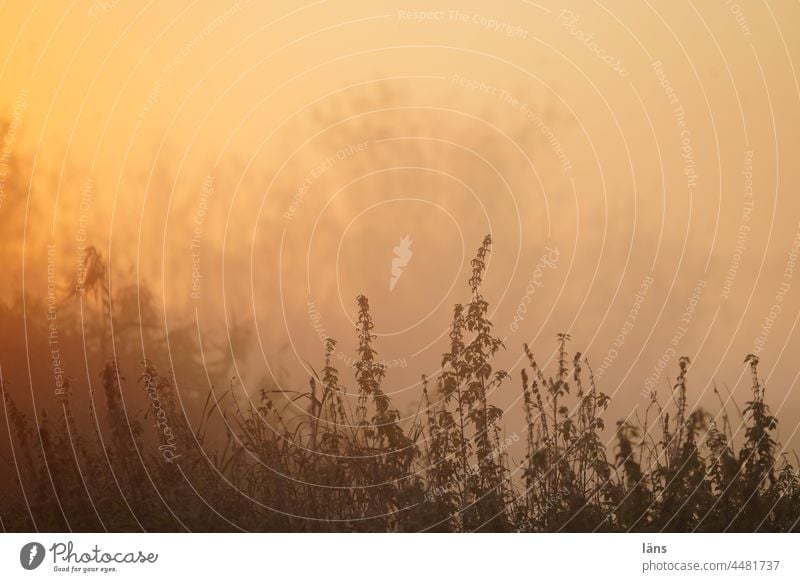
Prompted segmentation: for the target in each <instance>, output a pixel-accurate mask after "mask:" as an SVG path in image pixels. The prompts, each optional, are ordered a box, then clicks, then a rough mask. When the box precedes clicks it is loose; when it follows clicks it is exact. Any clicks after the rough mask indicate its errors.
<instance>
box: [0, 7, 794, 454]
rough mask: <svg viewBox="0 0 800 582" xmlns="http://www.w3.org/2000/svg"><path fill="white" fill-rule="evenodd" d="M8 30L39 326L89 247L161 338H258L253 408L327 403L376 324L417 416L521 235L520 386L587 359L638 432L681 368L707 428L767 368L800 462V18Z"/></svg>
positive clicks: (38, 19) (250, 364) (221, 22)
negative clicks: (275, 402) (473, 295)
mask: <svg viewBox="0 0 800 582" xmlns="http://www.w3.org/2000/svg"><path fill="white" fill-rule="evenodd" d="M0 14H2V18H0V111H2V112H3V118H5V119H6V120H7V122H8V123H9V124H10V126H9V127H10V128H11V130H12V131H8V132H7V133H6V135H5V138H4V141H3V142H2V143H0V185H2V189H0V228H2V229H3V232H4V234H5V233H10V236H8V235H7V236H5V237H3V238H4V241H3V243H2V246H0V255H1V256H2V259H3V261H4V264H6V265H10V267H8V272H9V273H10V278H11V279H12V280H13V281H14V286H13V287H12V291H11V295H14V294H19V293H20V291H21V289H22V287H23V285H24V287H25V290H26V292H27V293H29V294H32V295H37V294H44V290H45V287H44V282H45V278H46V260H47V255H46V245H47V244H49V243H52V244H55V245H56V249H57V259H56V266H57V269H58V273H59V277H60V280H61V281H62V282H64V284H65V285H66V284H67V282H69V281H71V280H72V279H73V278H74V276H75V264H76V259H75V257H76V253H77V249H78V248H79V246H80V237H82V235H83V234H85V235H86V238H87V240H88V241H90V242H91V244H95V245H97V246H98V247H100V248H101V249H103V251H104V254H106V255H107V256H111V259H112V272H113V277H118V278H120V279H125V278H126V277H136V276H139V277H140V278H141V280H142V281H144V282H145V283H146V284H147V285H148V286H150V287H151V288H152V289H153V291H154V292H155V293H156V295H157V296H158V297H160V298H161V299H160V301H161V302H162V304H163V305H162V306H163V307H164V308H165V310H164V311H163V314H162V317H161V321H160V324H161V325H163V326H177V325H180V324H181V323H185V322H187V321H190V322H193V321H194V320H195V318H197V320H198V322H197V324H196V325H197V326H198V328H199V329H200V333H201V336H204V337H208V339H209V341H211V340H214V339H219V338H221V337H224V332H225V329H226V326H227V325H228V324H229V323H230V322H231V321H232V320H234V319H236V320H239V321H244V322H248V323H246V326H247V327H249V328H250V330H251V331H252V332H253V333H256V334H258V337H259V338H260V341H257V342H256V341H254V342H252V343H250V344H248V347H246V348H237V349H236V350H235V351H236V353H235V354H234V355H235V357H236V361H237V363H238V373H239V375H240V376H241V378H242V379H243V380H244V382H245V383H247V382H248V381H250V382H252V381H254V380H255V379H256V378H258V377H260V376H261V375H262V373H263V370H264V368H265V363H266V364H267V365H268V366H269V369H270V370H271V371H274V370H277V369H278V368H285V369H287V370H289V373H290V375H291V376H292V377H293V378H294V379H297V378H301V377H302V376H301V371H302V369H303V366H304V365H305V362H313V363H314V364H315V366H318V364H319V358H320V357H321V350H322V347H321V344H320V341H319V339H320V336H321V335H324V334H328V335H331V336H333V337H337V338H340V339H342V340H343V341H342V344H341V347H342V350H343V351H342V355H341V360H342V365H343V366H344V364H345V362H346V361H347V359H348V358H349V357H352V352H351V350H352V345H353V341H352V332H351V328H352V323H353V318H354V316H355V302H354V297H355V296H356V295H357V294H358V293H362V292H363V293H366V294H367V295H368V296H369V298H370V300H371V304H372V306H373V315H374V317H375V319H376V322H377V328H376V332H377V333H378V334H379V336H380V342H379V346H378V347H379V349H380V350H381V353H382V355H383V356H384V357H386V358H387V359H388V360H396V361H397V362H399V364H398V365H399V367H398V368H397V369H393V370H391V372H390V378H392V379H393V380H394V382H393V385H392V392H394V393H398V392H400V393H404V394H405V396H399V395H398V398H399V399H401V401H402V400H403V399H406V400H409V401H410V400H414V399H416V397H417V395H418V390H419V387H418V386H417V385H416V382H417V381H418V379H419V375H420V373H422V372H427V373H429V374H431V373H433V372H435V370H436V363H437V361H438V360H439V355H440V354H441V353H442V352H443V351H444V349H445V348H444V346H445V344H444V341H445V338H446V326H447V323H448V319H449V316H450V314H451V310H452V304H453V303H455V302H457V301H463V300H464V299H465V298H466V297H467V286H466V280H467V279H468V277H469V269H470V266H469V261H470V259H471V257H472V256H473V254H474V252H475V249H476V248H477V246H478V245H479V243H480V241H481V239H482V237H483V235H484V234H486V233H492V234H493V235H494V237H495V246H494V253H493V256H492V262H491V265H490V268H489V270H488V274H487V284H486V289H485V291H486V295H487V298H488V299H489V300H490V302H491V305H492V309H493V310H496V311H495V312H494V321H495V325H496V331H497V332H498V335H500V336H501V337H505V338H506V343H507V346H508V348H509V349H508V354H507V355H506V356H504V358H503V363H504V364H506V365H507V366H508V367H509V368H511V369H514V370H515V373H514V377H515V378H516V377H517V373H516V369H517V368H515V366H517V367H518V366H519V364H520V362H519V360H518V358H519V355H520V354H521V350H520V346H521V344H522V343H523V342H531V343H532V345H533V347H534V349H535V350H536V351H537V353H540V354H542V356H544V358H545V359H546V358H548V357H550V356H551V354H552V350H553V341H552V340H553V338H554V336H555V334H556V333H557V332H560V331H568V332H570V333H571V335H572V338H573V343H572V345H573V347H574V348H575V349H579V350H581V351H583V352H584V353H586V354H587V356H588V357H589V358H590V360H591V361H592V362H593V363H594V368H595V369H596V370H597V371H599V375H600V376H601V385H602V388H603V389H604V390H605V391H606V392H608V393H610V394H614V395H615V399H614V405H613V408H612V411H611V414H610V416H611V418H617V417H622V416H625V415H628V414H629V413H631V412H632V411H633V410H635V408H636V406H641V405H643V404H646V402H647V400H646V398H645V397H644V396H643V395H642V394H643V389H645V388H646V387H648V386H649V385H651V384H654V385H657V386H658V387H659V388H661V389H663V388H664V387H665V386H666V379H667V378H674V376H675V374H676V368H677V357H678V355H681V354H685V355H688V356H690V357H691V358H692V360H693V361H694V362H695V365H694V367H693V370H692V376H691V377H692V384H691V390H692V392H691V393H690V396H692V397H693V398H694V400H695V401H699V402H702V403H704V404H709V405H711V407H712V408H713V405H714V400H713V399H711V398H710V396H709V390H710V386H711V383H712V382H713V381H716V382H717V383H718V384H720V385H727V386H729V388H730V389H731V391H734V392H735V393H736V395H737V400H739V402H743V401H744V399H745V397H746V396H747V389H748V388H747V376H746V374H745V368H744V366H743V364H742V361H743V359H744V356H745V355H746V354H747V353H749V352H753V351H757V350H760V351H761V357H762V361H763V364H764V365H763V367H762V372H763V373H764V376H765V377H766V378H767V379H768V385H769V390H770V394H771V397H772V400H771V402H772V406H773V409H774V410H779V411H780V412H779V414H778V416H779V417H780V418H781V419H782V420H783V423H782V426H781V437H782V438H783V439H784V440H786V441H791V442H800V441H798V440H797V439H798V435H797V434H795V433H794V432H793V431H794V429H795V427H796V426H798V420H800V405H799V404H798V401H797V398H796V397H795V394H796V393H795V389H796V388H797V386H798V377H797V374H798V368H797V365H796V361H794V359H793V357H792V356H793V355H794V354H796V353H797V351H798V348H800V332H799V331H798V330H797V323H798V314H800V272H797V273H795V269H796V265H794V264H793V262H792V261H793V257H797V255H798V251H800V242H798V241H800V239H799V238H797V237H799V236H800V198H798V189H797V187H798V183H799V182H800V168H798V164H797V163H796V157H797V152H798V146H799V145H800V144H799V143H798V140H800V134H799V133H798V131H797V128H798V127H800V89H799V88H798V80H797V73H796V72H795V69H794V63H795V61H796V59H797V57H798V54H800V34H798V33H800V30H798V28H800V6H798V4H797V3H796V2H792V1H788V0H787V1H780V2H776V1H770V2H767V3H765V4H763V5H762V4H759V5H758V7H756V6H755V5H751V4H749V3H744V2H740V3H736V2H733V1H724V0H719V1H716V2H707V3H690V2H669V3H655V2H642V3H635V4H634V3H630V2H622V1H616V2H607V3H602V4H598V3H594V2H588V1H587V2H574V1H573V2H564V3H558V4H555V3H550V2H528V1H523V0H514V1H510V2H503V3H490V4H487V3H485V2H477V1H463V0H462V1H458V2H455V1H454V2H443V1H437V2H417V3H407V2H388V1H375V2H370V3H363V2H355V1H349V0H348V1H342V0H340V1H336V2H333V1H317V2H310V3H306V2H303V3H300V2H283V1H270V2H263V3H262V2H255V1H253V2H247V1H245V0H240V1H239V2H232V3H226V2H209V1H197V2H186V3H173V2H160V3H159V2H148V3H143V2H130V1H127V0H119V1H118V2H114V1H113V0H81V1H78V2H74V3H72V4H71V5H69V7H67V6H66V5H64V4H63V3H57V2H51V1H45V2H39V3H28V2H5V3H3V4H2V5H0ZM14 163H16V164H17V165H16V166H14ZM10 168H14V170H13V171H11V170H9V169H10ZM405 235H408V236H410V238H411V239H413V243H412V244H411V247H410V250H411V254H410V257H407V264H405V265H404V266H401V267H400V273H401V274H400V276H399V278H398V279H397V281H396V283H395V285H394V287H393V288H392V289H391V290H390V281H391V278H392V267H393V264H392V259H393V257H395V255H394V254H393V249H394V247H396V246H397V245H398V244H399V243H400V241H401V239H402V238H403V237H404V236H405ZM23 248H24V249H25V253H24V264H25V273H24V274H23V272H22V267H23V258H22V257H23V254H22V253H21V252H20V251H21V249H23ZM548 249H549V250H548ZM401 262H402V261H401ZM132 269H133V270H132ZM193 275H194V276H195V278H194V282H195V283H196V284H195V288H194V289H193ZM198 277H199V279H198ZM198 280H199V284H197V281H198ZM531 290H532V291H531ZM637 295H639V296H640V297H641V299H642V301H637V299H636V297H637ZM6 299H9V300H10V296H9V297H7V298H6ZM639 303H641V305H640V306H639ZM309 304H312V305H309ZM523 310H524V313H523V312H522V311H523ZM771 313H774V315H775V317H771V316H770V314H771ZM31 316H32V317H35V316H37V314H31ZM515 316H516V319H515ZM204 334H205V335H204ZM620 334H622V337H621V338H620ZM618 338H619V340H620V341H618V342H617V344H616V345H615V343H614V342H615V340H617V339H618ZM279 349H281V350H282V351H281V352H280V353H279V354H278V352H277V350H279ZM659 360H661V361H663V362H665V363H666V369H665V370H664V371H661V370H660V368H659ZM604 362H605V363H604ZM403 363H405V364H407V365H403ZM601 369H602V371H600V370H601ZM515 382H516V380H515ZM518 392H519V390H518V387H517V386H514V387H512V388H509V389H508V390H507V391H506V392H504V393H502V394H498V395H497V398H498V400H499V403H500V404H501V405H504V406H505V407H507V408H508V407H514V402H515V401H516V399H517V397H518Z"/></svg>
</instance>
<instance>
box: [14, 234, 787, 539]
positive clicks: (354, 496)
mask: <svg viewBox="0 0 800 582" xmlns="http://www.w3.org/2000/svg"><path fill="white" fill-rule="evenodd" d="M491 243H492V241H491V238H490V237H488V236H487V237H486V238H485V239H484V241H483V242H482V244H481V246H480V248H479V249H478V252H477V254H476V256H475V258H474V259H473V261H472V263H471V267H472V274H471V277H470V279H469V287H470V291H471V294H470V299H469V302H468V303H465V304H463V305H461V304H459V305H456V306H455V307H454V309H453V318H452V323H451V325H450V330H449V345H448V349H447V350H446V352H445V353H444V354H443V355H442V362H441V363H442V366H441V371H440V372H439V373H438V374H437V375H436V376H435V377H432V378H430V377H428V376H426V375H423V376H422V378H421V386H422V388H421V394H420V407H419V412H418V414H417V415H416V416H415V417H414V418H412V419H410V420H408V421H404V420H403V419H401V416H400V414H399V413H398V411H397V409H396V408H395V407H394V406H393V403H392V400H391V398H390V397H389V396H388V395H387V390H386V389H385V384H386V382H387V375H386V368H385V366H384V365H383V364H382V363H381V360H380V358H379V355H378V352H377V348H376V344H375V340H376V338H375V335H374V334H373V327H374V323H373V320H372V316H371V313H370V307H369V302H368V300H367V298H366V297H363V296H360V297H358V299H357V307H358V320H357V324H356V334H357V339H358V355H357V359H356V361H355V365H354V370H355V374H354V378H353V380H354V382H355V385H354V387H353V389H352V390H350V389H348V388H347V387H346V385H345V383H344V382H343V380H342V376H341V375H340V372H339V370H338V369H337V367H336V366H335V364H334V360H335V358H334V354H335V351H336V342H335V341H334V340H332V339H329V340H327V341H326V343H325V349H324V353H323V365H322V367H321V368H320V370H319V372H316V371H315V372H314V373H313V375H312V377H311V378H310V379H309V386H308V389H307V390H305V391H302V392H291V391H288V390H279V389H271V388H264V389H263V390H261V392H260V393H259V394H258V395H257V398H256V399H255V400H250V401H248V404H247V405H244V406H243V405H240V404H239V401H238V400H237V399H235V398H232V397H231V394H230V391H226V392H224V393H222V394H220V393H219V391H217V390H212V391H210V392H209V393H208V396H207V399H206V402H205V405H204V406H203V408H202V410H201V411H200V414H199V416H198V418H197V419H196V420H194V421H190V419H189V416H190V414H189V413H188V412H187V411H186V410H184V407H183V403H182V402H181V401H180V400H179V399H178V395H177V393H176V388H175V382H174V381H173V379H172V378H171V376H170V375H169V374H162V373H160V372H159V371H158V370H157V369H156V367H155V366H154V364H152V363H151V362H144V363H143V364H142V369H141V373H140V375H139V378H138V382H137V383H136V384H137V386H138V388H139V389H141V390H142V392H143V395H144V396H145V398H146V399H147V402H148V403H149V408H148V410H146V411H144V412H143V414H136V413H134V412H132V411H130V410H127V409H126V407H125V399H124V398H122V394H123V391H127V390H132V389H133V385H132V384H133V383H131V382H129V381H128V380H126V379H125V377H124V376H123V374H122V371H121V370H120V366H119V364H118V362H116V361H110V362H109V363H108V364H107V365H106V366H105V367H104V369H103V370H102V372H101V374H100V376H99V383H100V385H101V386H102V388H103V391H102V398H100V396H101V395H98V394H94V392H91V394H90V395H91V396H92V397H91V399H90V402H91V404H90V409H89V411H88V413H89V414H88V416H89V418H90V422H89V425H88V427H83V428H81V427H79V423H78V422H76V420H75V417H74V414H73V405H72V401H71V391H70V388H69V387H67V389H66V390H65V393H64V395H63V397H62V398H61V400H60V401H59V403H58V409H57V410H56V411H55V414H53V412H50V413H46V412H45V411H40V412H39V413H38V415H37V416H36V417H34V418H33V419H31V418H30V416H29V415H27V414H25V413H24V412H23V411H21V410H20V409H19V407H18V406H17V405H16V403H15V402H14V400H13V399H12V398H11V397H10V394H9V392H8V390H7V389H6V386H4V385H3V384H2V380H0V391H1V392H2V401H3V418H4V419H5V422H6V423H7V425H8V427H7V428H8V431H7V432H8V434H9V436H10V445H11V447H10V450H11V452H12V455H11V457H10V458H9V459H8V464H9V468H10V470H11V473H12V475H13V476H14V481H15V486H14V487H12V488H11V490H9V491H5V492H4V494H3V495H2V496H1V497H0V523H2V527H3V529H5V530H8V531H30V530H39V531H66V530H69V531H102V530H107V531H140V530H146V531H173V530H174V531H188V530H193V531H197V530H201V531H239V530H247V531H378V532H383V531H448V532H465V531H524V532H541V531H648V532H649V531H681V532H686V531H714V532H719V531H745V532H754V531H796V530H797V529H798V522H800V484H799V483H798V471H797V468H796V467H795V466H794V465H793V464H792V463H791V462H790V461H789V460H788V459H787V458H786V456H785V455H783V454H779V451H780V447H779V444H778V443H777V441H776V436H775V435H776V430H777V423H778V421H777V419H776V418H775V417H774V416H773V415H772V414H771V413H770V410H769V406H768V405H767V403H766V391H765V386H764V385H763V383H762V382H761V380H760V377H759V375H758V364H759V362H758V358H757V357H756V356H753V355H750V356H748V357H747V359H746V361H745V365H746V366H748V368H749V371H750V375H751V382H752V396H751V398H750V400H749V401H748V402H747V403H746V405H745V407H744V409H743V410H742V412H741V418H740V419H739V422H740V424H741V426H742V427H743V429H744V431H743V437H742V438H741V439H739V440H741V441H742V442H741V444H740V445H739V446H738V447H736V446H735V444H734V443H735V441H736V439H735V438H734V434H733V431H732V429H731V426H732V424H733V423H732V421H731V419H730V418H729V417H728V414H727V411H726V410H725V409H724V407H723V409H722V411H721V413H720V414H719V415H715V416H712V415H710V414H709V413H707V412H705V411H703V410H700V409H695V410H690V409H689V407H688V399H687V391H688V386H689V368H690V362H689V359H688V358H681V359H680V361H679V369H678V376H677V380H676V383H675V385H674V387H673V393H672V394H670V395H669V398H668V400H667V401H666V403H665V404H662V403H661V402H660V401H659V399H658V398H657V396H656V395H655V394H653V395H652V398H651V400H650V402H649V405H648V407H647V409H646V410H645V412H644V416H643V418H642V419H641V420H637V421H636V423H632V422H630V421H624V422H622V421H621V422H618V423H617V424H616V429H615V431H613V433H612V435H613V444H612V446H608V445H607V443H606V440H605V439H604V435H605V434H607V430H606V426H605V421H604V418H603V417H604V413H605V412H606V410H607V408H608V405H609V397H608V396H606V394H604V393H603V392H602V391H601V390H600V389H599V387H598V386H597V385H596V382H595V378H594V375H593V373H592V370H591V367H590V365H589V362H588V361H587V360H586V359H585V358H584V357H583V356H582V354H581V353H575V354H574V355H571V354H570V353H569V343H570V341H571V340H570V337H569V335H566V334H560V335H559V336H558V337H557V340H556V341H557V354H558V357H557V361H556V363H555V367H554V370H552V372H548V371H546V370H544V369H542V368H541V367H540V365H539V364H538V362H537V359H536V357H535V355H534V353H533V352H532V350H531V348H530V347H529V346H527V345H525V346H523V351H524V356H525V362H526V365H525V366H523V367H522V369H521V370H520V371H519V380H518V384H517V388H514V387H513V386H514V383H515V380H514V379H512V378H511V376H510V375H509V374H508V373H507V372H506V371H505V370H501V369H496V368H495V366H494V361H495V359H496V358H495V356H496V355H497V354H498V352H500V351H501V350H503V349H505V346H504V345H503V342H502V341H501V339H500V338H499V337H497V336H496V335H494V333H493V326H492V322H491V321H490V319H489V318H488V315H487V313H488V307H489V305H488V302H487V301H486V299H485V297H484V296H483V295H482V293H481V286H482V283H483V277H484V273H485V269H486V261H487V259H488V256H489V253H490V251H491ZM109 303H110V302H109ZM232 388H233V387H232ZM516 389H518V390H520V391H521V397H522V398H521V401H522V406H523V408H524V419H525V422H524V426H523V430H522V431H521V432H522V433H523V434H517V433H513V434H508V433H507V432H506V431H504V428H503V425H504V423H503V411H502V410H501V409H500V408H498V407H497V406H495V405H494V404H492V402H491V396H492V394H493V393H494V392H495V391H497V390H516ZM99 402H103V403H104V409H103V410H102V412H101V411H100V410H99V409H98V407H97V404H96V403H99ZM289 410H295V411H296V410H303V411H304V412H303V413H302V414H298V413H297V412H288V411H289ZM637 418H638V417H637ZM54 419H55V420H54ZM32 420H33V421H35V422H33V421H32ZM153 427H154V428H153ZM518 442H519V444H517V443H518ZM518 448H522V449H524V454H523V455H521V456H520V457H521V458H520V460H519V461H518V462H514V461H512V455H511V454H510V451H511V450H516V449H518Z"/></svg>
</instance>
